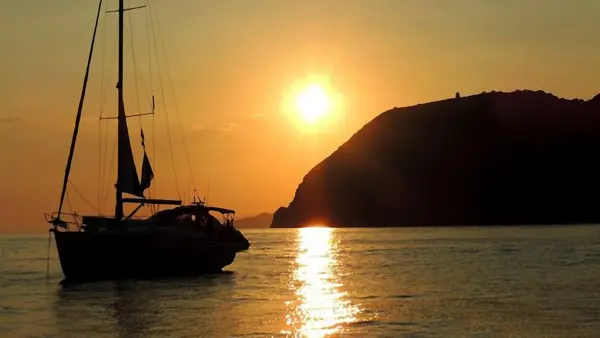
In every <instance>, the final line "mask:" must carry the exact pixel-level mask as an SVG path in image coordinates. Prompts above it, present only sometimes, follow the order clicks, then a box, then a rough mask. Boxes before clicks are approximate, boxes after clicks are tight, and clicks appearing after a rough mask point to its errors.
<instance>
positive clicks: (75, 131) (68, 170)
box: [56, 0, 102, 221]
mask: <svg viewBox="0 0 600 338" xmlns="http://www.w3.org/2000/svg"><path fill="white" fill-rule="evenodd" d="M101 8H102V0H100V1H99V2H98V13H97V14H96V20H95V23H94V34H93V35H92V43H91V45H90V51H89V54H88V60H87V65H86V67H85V76H84V77H83V85H82V87H81V96H80V97H79V104H78V105H77V116H76V117H75V128H74V129H73V136H72V138H71V146H70V148H69V157H68V159H67V165H66V168H65V176H64V178H63V185H62V189H61V194H60V202H59V204H58V212H57V219H56V221H59V220H60V214H61V211H62V207H63V202H64V198H65V193H66V192H67V182H68V180H69V174H70V173H71V165H72V164H73V155H74V154H75V145H76V142H77V134H78V133H79V126H80V123H81V115H82V114H83V103H84V100H85V94H86V92H87V83H88V78H89V75H90V67H91V64H92V56H93V55H94V45H95V43H96V33H97V31H98V21H99V19H100V11H101Z"/></svg>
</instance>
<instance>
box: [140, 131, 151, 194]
mask: <svg viewBox="0 0 600 338" xmlns="http://www.w3.org/2000/svg"><path fill="white" fill-rule="evenodd" d="M144 142H145V139H144V130H143V129H142V148H143V149H144V161H143V162H142V181H141V190H142V192H143V191H144V190H146V189H148V188H150V182H152V180H153V179H154V172H153V171H152V166H151V165H150V159H148V154H146V144H145V143H144Z"/></svg>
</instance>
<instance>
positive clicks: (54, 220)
mask: <svg viewBox="0 0 600 338" xmlns="http://www.w3.org/2000/svg"><path fill="white" fill-rule="evenodd" d="M44 218H45V219H46V222H48V223H51V224H52V225H53V226H54V227H61V228H64V229H65V230H67V231H80V230H81V224H82V216H81V215H79V214H77V213H76V212H70V213H68V212H61V213H58V212H53V213H52V214H48V213H45V214H44ZM73 228H74V229H73Z"/></svg>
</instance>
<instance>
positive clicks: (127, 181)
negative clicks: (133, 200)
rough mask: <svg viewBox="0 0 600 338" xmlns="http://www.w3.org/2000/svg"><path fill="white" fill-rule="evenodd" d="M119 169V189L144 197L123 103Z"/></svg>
mask: <svg viewBox="0 0 600 338" xmlns="http://www.w3.org/2000/svg"><path fill="white" fill-rule="evenodd" d="M118 120H119V130H118V132H119V155H118V156H119V168H118V178H117V187H118V188H119V189H120V190H121V191H122V192H124V193H128V194H132V195H134V196H138V197H144V193H143V191H142V188H141V186H140V180H139V179H138V174H137V170H136V168H135V162H134V160H133V152H132V151H131V143H130V140H129V130H128V128H127V119H126V117H125V106H124V104H123V101H121V102H120V104H119V117H118Z"/></svg>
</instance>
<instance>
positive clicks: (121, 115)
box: [115, 0, 125, 220]
mask: <svg viewBox="0 0 600 338" xmlns="http://www.w3.org/2000/svg"><path fill="white" fill-rule="evenodd" d="M123 2H124V0H119V75H118V76H119V77H118V80H117V81H118V82H117V89H118V91H119V98H118V102H117V104H118V105H119V107H118V112H119V116H118V120H119V124H121V123H122V122H121V121H122V120H125V116H124V115H125V109H124V104H123V15H124V4H123ZM119 137H120V135H119ZM119 148H120V147H119ZM119 151H120V149H119ZM120 160H121V159H120V156H119V160H118V161H119V163H118V166H119V167H120V166H121V161H120ZM120 174H121V170H117V184H116V194H117V198H116V202H117V203H116V206H115V218H116V219H118V220H120V219H121V218H123V191H122V190H121V186H120V184H119V180H121V179H122V177H120V176H121V175H120Z"/></svg>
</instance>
